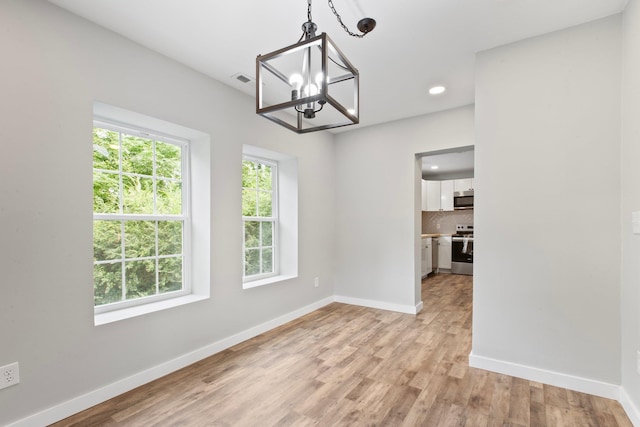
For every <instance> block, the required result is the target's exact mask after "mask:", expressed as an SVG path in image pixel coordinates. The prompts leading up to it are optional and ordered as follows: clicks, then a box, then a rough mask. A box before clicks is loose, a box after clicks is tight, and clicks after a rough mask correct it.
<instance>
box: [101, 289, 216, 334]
mask: <svg viewBox="0 0 640 427" xmlns="http://www.w3.org/2000/svg"><path fill="white" fill-rule="evenodd" d="M183 292H184V291H183ZM161 296H163V295H162V294H161V295H158V297H161ZM164 297H165V298H164V299H160V300H155V301H151V302H147V303H145V304H137V305H132V306H130V307H123V308H118V309H115V310H110V311H104V312H101V313H95V314H94V316H93V324H94V326H100V325H106V324H108V323H113V322H118V321H120V320H125V319H131V318H132V317H138V316H144V315H145V314H149V313H154V312H156V311H162V310H167V309H169V308H173V307H179V306H181V305H185V304H191V303H194V302H198V301H203V300H206V299H209V295H199V294H196V293H191V294H187V295H181V296H176V294H175V293H169V294H164Z"/></svg>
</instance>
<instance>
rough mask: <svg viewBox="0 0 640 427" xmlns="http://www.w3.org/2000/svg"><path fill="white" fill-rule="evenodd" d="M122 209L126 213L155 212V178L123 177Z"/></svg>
mask: <svg viewBox="0 0 640 427" xmlns="http://www.w3.org/2000/svg"><path fill="white" fill-rule="evenodd" d="M122 186H123V189H122V195H123V198H124V200H123V201H122V210H123V213H125V214H148V215H151V214H153V179H151V178H141V177H139V176H129V175H124V176H123V177H122Z"/></svg>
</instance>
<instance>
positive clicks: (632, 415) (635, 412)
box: [619, 387, 640, 427]
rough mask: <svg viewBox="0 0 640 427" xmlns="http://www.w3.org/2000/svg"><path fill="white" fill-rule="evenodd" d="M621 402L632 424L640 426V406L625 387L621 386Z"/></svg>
mask: <svg viewBox="0 0 640 427" xmlns="http://www.w3.org/2000/svg"><path fill="white" fill-rule="evenodd" d="M619 402H620V404H621V405H622V409H624V411H625V412H626V413H627V417H629V419H630V420H631V424H633V425H634V426H636V427H640V408H638V407H637V406H636V405H635V404H634V403H633V401H632V400H631V397H629V394H628V393H627V390H626V389H625V388H624V387H620V399H619Z"/></svg>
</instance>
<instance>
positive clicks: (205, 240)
mask: <svg viewBox="0 0 640 427" xmlns="http://www.w3.org/2000/svg"><path fill="white" fill-rule="evenodd" d="M93 121H96V122H100V123H108V124H112V125H113V126H118V127H121V128H124V129H126V130H127V132H129V131H130V130H131V129H137V130H139V131H141V132H143V133H146V134H154V135H156V136H158V137H161V138H165V137H166V138H170V139H172V140H177V141H189V151H188V155H186V156H183V161H187V162H189V164H188V166H189V173H188V179H189V180H190V182H189V187H190V191H189V193H188V196H187V197H188V199H189V200H188V202H187V204H186V205H184V206H188V207H189V215H190V226H191V230H187V232H188V233H189V234H188V238H189V239H190V242H189V244H185V242H184V240H183V255H185V254H188V256H189V258H190V260H189V262H188V265H185V267H184V270H185V272H184V273H183V274H184V275H186V276H183V281H184V283H185V285H186V286H188V289H189V293H187V294H184V295H178V296H176V295H175V294H171V296H172V297H171V298H165V299H159V300H154V301H149V300H148V299H145V301H144V303H141V304H138V305H134V306H126V305H128V304H123V305H125V306H124V307H123V306H120V307H118V308H117V309H114V310H111V311H106V312H101V313H95V309H94V325H95V326H100V325H105V324H108V323H112V322H118V321H122V320H126V319H130V318H133V317H137V316H144V315H146V314H149V313H154V312H158V311H163V310H168V309H172V308H174V307H179V306H182V305H186V304H191V303H196V302H200V301H204V300H207V299H209V298H210V295H211V163H212V157H211V135H210V134H208V133H206V132H202V131H199V130H196V129H193V128H188V127H185V126H181V125H179V124H176V123H171V122H168V121H165V120H162V119H158V118H155V117H151V116H147V115H144V114H140V113H137V112H134V111H131V110H127V109H123V108H120V107H116V106H113V105H109V104H105V103H102V102H99V101H94V102H93ZM89 124H90V125H92V124H93V123H92V122H89ZM92 128H93V126H91V127H90V128H89V129H92ZM183 180H184V177H183ZM184 185H185V184H183V186H184ZM91 194H92V195H93V192H92V193H91ZM191 194H198V197H197V198H191V197H190V195H191ZM183 197H184V193H183ZM91 212H92V213H93V209H92V210H91ZM194 230H197V233H194V232H193V231H194ZM185 235H186V234H183V236H185ZM184 259H186V258H183V263H184V262H185V261H184ZM187 269H188V273H186V270H187ZM91 270H92V271H93V268H92V269H91ZM90 278H91V284H92V286H93V273H92V274H91V276H90ZM183 289H185V288H184V287H183ZM92 291H93V289H92ZM166 295H169V293H167V294H166ZM91 296H92V297H91V300H90V302H89V301H88V302H87V303H88V304H89V303H90V304H91V306H92V307H94V299H93V292H91ZM140 300H141V301H142V299H140ZM98 311H101V310H98Z"/></svg>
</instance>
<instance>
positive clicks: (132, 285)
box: [125, 260, 156, 299]
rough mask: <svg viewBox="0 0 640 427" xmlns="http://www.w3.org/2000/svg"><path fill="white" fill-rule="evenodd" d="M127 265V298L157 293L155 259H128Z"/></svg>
mask: <svg viewBox="0 0 640 427" xmlns="http://www.w3.org/2000/svg"><path fill="white" fill-rule="evenodd" d="M125 265H126V272H125V280H126V282H125V283H126V287H127V299H133V298H140V297H146V296H149V295H155V294H156V262H155V260H144V261H127V262H126V263H125Z"/></svg>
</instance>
